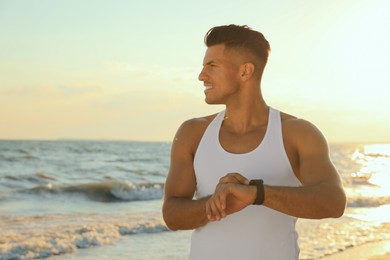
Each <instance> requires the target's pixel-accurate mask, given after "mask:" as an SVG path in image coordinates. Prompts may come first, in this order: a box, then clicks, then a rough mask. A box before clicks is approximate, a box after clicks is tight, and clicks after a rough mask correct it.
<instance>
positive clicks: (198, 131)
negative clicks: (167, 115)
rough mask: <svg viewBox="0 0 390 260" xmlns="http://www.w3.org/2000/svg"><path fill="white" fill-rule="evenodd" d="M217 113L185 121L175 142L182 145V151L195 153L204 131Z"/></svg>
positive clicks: (176, 144)
mask: <svg viewBox="0 0 390 260" xmlns="http://www.w3.org/2000/svg"><path fill="white" fill-rule="evenodd" d="M216 115H217V114H214V115H209V116H204V117H197V118H192V119H188V120H186V121H184V122H183V123H182V124H181V126H180V127H179V129H178V130H177V133H176V135H175V139H174V142H173V144H174V145H175V146H177V147H181V149H182V151H186V150H188V149H189V150H188V151H190V152H191V154H195V151H196V150H197V147H198V145H199V143H200V140H201V139H202V136H203V134H204V132H205V131H206V129H207V127H208V126H209V124H210V123H211V122H212V121H213V119H214V118H215V117H216Z"/></svg>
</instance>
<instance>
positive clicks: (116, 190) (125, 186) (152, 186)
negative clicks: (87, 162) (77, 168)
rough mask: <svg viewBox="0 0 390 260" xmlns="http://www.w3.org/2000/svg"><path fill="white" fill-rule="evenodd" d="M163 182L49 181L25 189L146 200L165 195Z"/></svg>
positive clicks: (101, 198)
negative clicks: (61, 182) (55, 182)
mask: <svg viewBox="0 0 390 260" xmlns="http://www.w3.org/2000/svg"><path fill="white" fill-rule="evenodd" d="M163 187H164V185H163V184H162V183H144V184H142V183H141V184H135V183H131V182H127V181H104V182H91V183H83V184H74V185H56V184H52V183H48V184H46V185H40V186H38V187H35V188H32V189H28V190H24V191H23V192H27V193H33V194H38V195H39V194H42V193H43V194H46V193H52V194H59V195H61V194H69V193H73V194H82V195H85V196H86V197H87V198H88V199H90V200H93V201H102V202H115V201H140V200H142V201H145V200H157V199H161V198H162V196H163Z"/></svg>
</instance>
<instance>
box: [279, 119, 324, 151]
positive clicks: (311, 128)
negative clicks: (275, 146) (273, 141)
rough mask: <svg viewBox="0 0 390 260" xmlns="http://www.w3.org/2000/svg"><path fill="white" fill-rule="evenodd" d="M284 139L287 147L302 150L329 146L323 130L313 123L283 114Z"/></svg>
mask: <svg viewBox="0 0 390 260" xmlns="http://www.w3.org/2000/svg"><path fill="white" fill-rule="evenodd" d="M281 119H282V131H283V139H284V141H285V144H286V145H287V146H293V147H295V148H298V147H301V148H302V149H304V150H306V149H310V147H318V146H327V141H326V139H325V136H324V135H323V133H322V132H321V130H320V129H319V128H318V127H317V126H316V125H315V124H313V123H312V122H310V121H308V120H305V119H302V118H298V117H296V116H292V115H289V114H286V113H281Z"/></svg>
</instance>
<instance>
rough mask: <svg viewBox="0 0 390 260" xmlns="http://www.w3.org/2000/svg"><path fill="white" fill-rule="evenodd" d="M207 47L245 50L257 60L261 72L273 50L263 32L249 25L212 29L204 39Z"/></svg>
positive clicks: (224, 26) (231, 25) (223, 26)
mask: <svg viewBox="0 0 390 260" xmlns="http://www.w3.org/2000/svg"><path fill="white" fill-rule="evenodd" d="M204 43H205V44H206V46H207V47H210V46H213V45H217V44H225V46H226V48H234V49H243V50H244V51H247V52H249V53H250V54H251V55H252V56H253V57H254V58H255V61H254V62H255V65H258V66H259V67H260V68H259V69H260V70H261V72H262V71H263V70H264V67H265V65H266V63H267V61H268V56H269V52H270V50H271V47H270V44H269V42H268V41H267V40H266V39H265V37H264V35H263V34H262V33H261V32H258V31H255V30H253V29H251V28H250V27H248V26H247V25H242V26H240V25H235V24H230V25H222V26H216V27H213V28H211V29H210V30H209V31H208V32H207V33H206V35H205V37H204Z"/></svg>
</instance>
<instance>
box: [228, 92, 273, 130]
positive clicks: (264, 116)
mask: <svg viewBox="0 0 390 260" xmlns="http://www.w3.org/2000/svg"><path fill="white" fill-rule="evenodd" d="M268 112H269V107H268V105H267V104H266V103H265V101H264V99H263V98H262V96H261V95H256V96H254V97H251V98H248V99H245V100H243V101H242V102H240V101H237V102H235V103H233V104H227V105H226V113H225V120H224V123H223V127H226V128H229V130H230V131H233V132H236V133H237V134H244V133H246V132H249V131H252V130H253V129H254V128H258V127H259V126H263V125H266V124H267V122H268Z"/></svg>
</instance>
